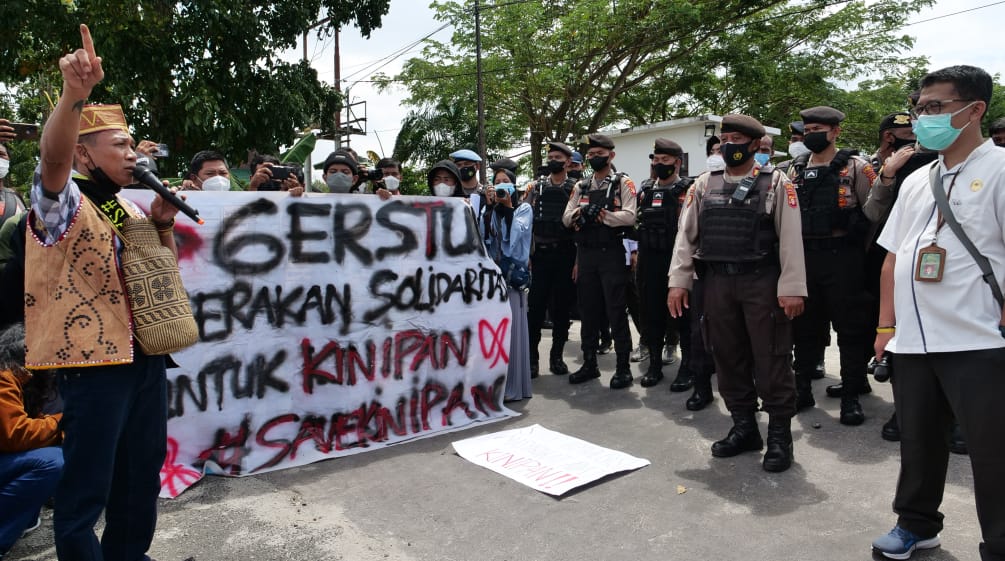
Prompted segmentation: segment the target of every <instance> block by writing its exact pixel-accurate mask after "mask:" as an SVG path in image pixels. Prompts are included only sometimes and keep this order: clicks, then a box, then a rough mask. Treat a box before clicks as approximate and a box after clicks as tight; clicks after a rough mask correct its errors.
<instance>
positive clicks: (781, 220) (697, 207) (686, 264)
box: [669, 166, 807, 296]
mask: <svg viewBox="0 0 1005 561" xmlns="http://www.w3.org/2000/svg"><path fill="white" fill-rule="evenodd" d="M755 167H756V166H755ZM749 175H753V169H751V171H750V173H749ZM744 177H746V176H742V177H736V176H730V175H726V177H725V179H726V181H727V182H729V183H734V182H739V181H742V180H743V178H744ZM707 185H708V172H705V173H703V174H701V175H699V176H698V179H696V180H695V182H694V185H691V189H690V190H689V191H688V194H687V200H685V202H684V210H683V211H681V216H680V229H679V231H678V232H677V240H676V243H674V248H673V259H672V260H671V262H670V273H669V286H670V288H686V289H688V290H691V287H692V285H693V284H694V254H695V252H696V251H697V250H698V240H699V237H700V236H701V232H700V231H699V229H698V217H699V214H700V213H701V208H702V198H703V197H704V195H705V188H706V186H707ZM767 197H768V211H769V212H770V213H771V214H772V216H773V218H774V222H775V232H776V233H777V234H778V240H779V243H778V245H779V247H778V257H779V260H780V261H781V265H782V273H781V275H780V276H779V277H778V296H806V295H807V292H806V262H805V257H804V255H803V224H802V219H801V217H800V214H799V199H798V198H797V197H796V189H795V186H794V185H793V184H792V182H791V181H789V179H788V177H786V176H785V174H784V173H782V172H781V171H779V170H777V169H776V170H773V171H772V175H771V188H770V189H769V190H768V193H767Z"/></svg>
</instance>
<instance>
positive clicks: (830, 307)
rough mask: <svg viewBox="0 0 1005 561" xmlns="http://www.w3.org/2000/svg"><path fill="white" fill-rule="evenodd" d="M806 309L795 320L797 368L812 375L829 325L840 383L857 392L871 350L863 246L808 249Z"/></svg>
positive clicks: (872, 337)
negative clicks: (833, 334) (834, 339)
mask: <svg viewBox="0 0 1005 561" xmlns="http://www.w3.org/2000/svg"><path fill="white" fill-rule="evenodd" d="M805 255H806V288H807V291H808V293H809V297H808V298H807V299H806V309H805V311H804V312H803V314H802V315H801V316H799V317H797V318H795V320H794V343H795V348H794V354H795V369H796V372H798V373H799V375H800V376H806V375H810V374H812V371H813V369H814V368H815V367H816V365H817V364H818V363H819V362H820V360H821V358H822V357H823V347H824V345H823V344H822V339H823V335H824V334H825V333H829V332H828V331H827V325H828V323H830V324H833V326H834V331H836V332H837V336H838V350H839V351H840V354H841V383H842V385H843V386H844V388H845V394H846V395H853V396H857V395H858V391H859V388H860V387H861V385H862V384H864V383H865V368H866V365H867V364H868V363H869V357H870V356H871V355H872V352H871V348H872V342H873V341H874V340H875V337H876V336H875V329H870V326H871V325H872V323H871V322H870V320H869V317H870V315H871V314H872V313H873V310H875V307H874V305H873V304H872V297H871V296H870V295H869V294H868V292H867V291H866V287H865V250H864V249H863V248H862V247H860V246H859V245H857V244H854V243H851V242H849V243H848V244H847V245H845V246H843V247H838V248H835V249H807V250H806V253H805Z"/></svg>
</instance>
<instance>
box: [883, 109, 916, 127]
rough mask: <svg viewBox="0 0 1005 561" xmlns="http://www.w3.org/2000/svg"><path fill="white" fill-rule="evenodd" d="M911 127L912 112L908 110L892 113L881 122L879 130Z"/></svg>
mask: <svg viewBox="0 0 1005 561" xmlns="http://www.w3.org/2000/svg"><path fill="white" fill-rule="evenodd" d="M909 128H911V114H910V113H908V112H906V111H898V112H896V113H890V114H889V115H887V116H886V117H883V120H882V121H880V122H879V132H883V131H885V130H888V129H909Z"/></svg>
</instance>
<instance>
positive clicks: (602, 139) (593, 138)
mask: <svg viewBox="0 0 1005 561" xmlns="http://www.w3.org/2000/svg"><path fill="white" fill-rule="evenodd" d="M582 142H583V144H584V145H585V146H586V147H588V148H607V149H608V150H614V141H613V140H611V137H609V136H607V135H606V134H596V133H594V134H588V135H586V136H584V137H583V141H582Z"/></svg>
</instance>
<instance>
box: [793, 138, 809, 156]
mask: <svg viewBox="0 0 1005 561" xmlns="http://www.w3.org/2000/svg"><path fill="white" fill-rule="evenodd" d="M809 153H810V149H809V148H807V147H806V145H805V144H803V143H802V142H793V143H792V144H789V155H790V156H792V157H793V158H798V157H799V156H802V155H803V154H809Z"/></svg>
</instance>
